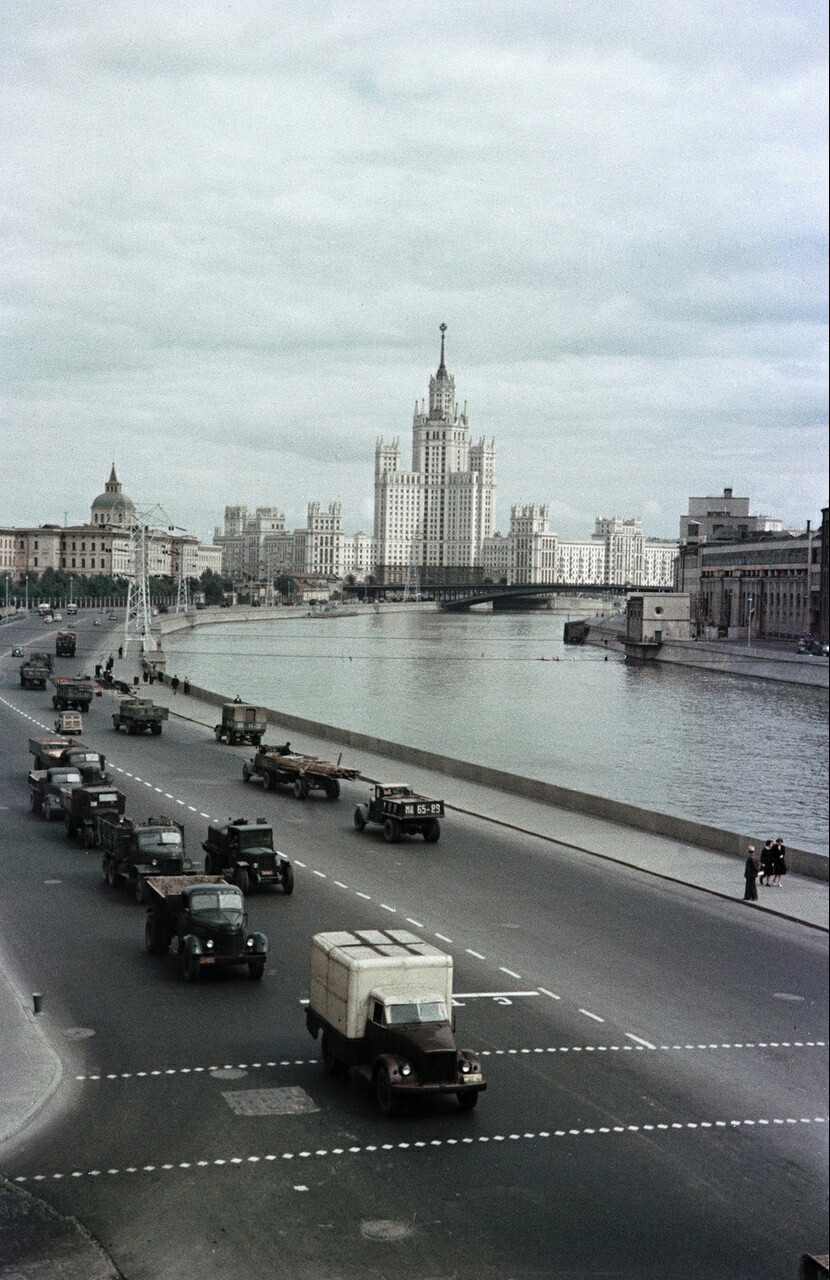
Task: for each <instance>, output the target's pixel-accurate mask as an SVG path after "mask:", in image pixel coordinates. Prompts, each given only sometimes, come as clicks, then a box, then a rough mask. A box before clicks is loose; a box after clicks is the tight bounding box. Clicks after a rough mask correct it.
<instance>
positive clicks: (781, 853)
mask: <svg viewBox="0 0 830 1280" xmlns="http://www.w3.org/2000/svg"><path fill="white" fill-rule="evenodd" d="M786 874H787V849H786V846H785V845H784V841H783V840H782V839H781V837H780V836H779V837H778V839H777V840H767V842H766V844H765V845H764V847H763V849H762V850H761V857H760V860H759V861H756V858H755V845H754V844H751V845H750V846H749V848H748V849H747V852H746V863H745V865H744V882H745V886H746V887H745V889H744V901H745V902H757V901H758V886H757V883H756V882H757V881H758V879H759V877H760V881H761V884H762V885H764V887H765V888H767V887H772V888H775V889H780V888H781V877H782V876H785V875H786Z"/></svg>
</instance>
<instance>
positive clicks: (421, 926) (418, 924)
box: [406, 916, 426, 929]
mask: <svg viewBox="0 0 830 1280" xmlns="http://www.w3.org/2000/svg"><path fill="white" fill-rule="evenodd" d="M406 923H407V924H414V926H415V928H416V929H425V928H426V925H424V924H422V923H421V921H420V920H413V919H412V916H407V917H406Z"/></svg>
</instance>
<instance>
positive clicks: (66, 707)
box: [52, 676, 95, 711]
mask: <svg viewBox="0 0 830 1280" xmlns="http://www.w3.org/2000/svg"><path fill="white" fill-rule="evenodd" d="M54 684H55V692H54V694H53V696H52V706H53V707H54V708H55V710H56V711H89V704H90V703H91V702H92V697H93V694H94V693H95V682H94V680H90V678H89V676H55V680H54Z"/></svg>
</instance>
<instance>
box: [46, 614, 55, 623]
mask: <svg viewBox="0 0 830 1280" xmlns="http://www.w3.org/2000/svg"><path fill="white" fill-rule="evenodd" d="M43 621H44V622H54V621H55V619H54V618H53V617H52V615H51V613H44V615H43Z"/></svg>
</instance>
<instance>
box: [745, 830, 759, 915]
mask: <svg viewBox="0 0 830 1280" xmlns="http://www.w3.org/2000/svg"><path fill="white" fill-rule="evenodd" d="M757 879H758V863H757V862H756V861H755V845H754V844H751V845H750V846H749V848H748V849H747V851H746V863H745V864H744V902H757V901H758V887H757V885H756V884H755V881H756V880H757Z"/></svg>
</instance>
